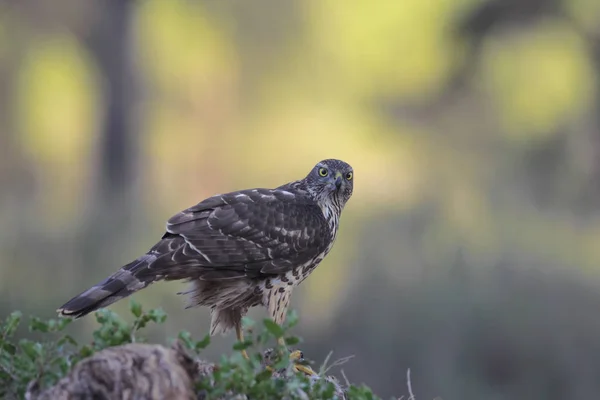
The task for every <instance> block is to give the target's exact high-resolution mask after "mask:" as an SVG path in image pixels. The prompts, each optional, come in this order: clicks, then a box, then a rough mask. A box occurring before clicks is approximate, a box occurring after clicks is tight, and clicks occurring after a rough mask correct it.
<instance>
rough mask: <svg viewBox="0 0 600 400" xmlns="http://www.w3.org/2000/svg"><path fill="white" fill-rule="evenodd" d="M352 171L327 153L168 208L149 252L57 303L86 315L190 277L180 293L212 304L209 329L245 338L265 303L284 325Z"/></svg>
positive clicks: (327, 246)
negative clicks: (303, 167)
mask: <svg viewBox="0 0 600 400" xmlns="http://www.w3.org/2000/svg"><path fill="white" fill-rule="evenodd" d="M353 178H354V172H353V170H352V167H351V166H350V165H348V164H347V163H345V162H343V161H341V160H336V159H327V160H323V161H320V162H319V163H317V164H316V165H315V166H314V168H312V170H311V171H310V173H309V174H308V175H307V176H306V177H305V178H303V179H300V180H296V181H293V182H289V183H286V184H284V185H282V186H279V187H277V188H274V189H265V188H256V189H247V190H240V191H236V192H230V193H225V194H219V195H215V196H212V197H209V198H207V199H205V200H203V201H201V202H200V203H198V204H196V205H195V206H193V207H190V208H188V209H186V210H183V211H181V212H180V213H178V214H176V215H174V216H173V217H171V218H170V219H169V220H168V222H167V227H166V232H165V234H164V235H163V236H162V238H161V239H160V240H159V241H158V243H156V244H155V245H154V246H153V247H152V248H151V249H150V250H149V251H148V252H147V253H146V254H144V255H142V256H141V257H139V258H137V259H136V260H134V261H132V262H130V263H129V264H127V265H125V266H123V267H122V268H121V269H120V270H118V271H117V272H115V273H114V274H113V275H111V276H109V277H108V278H106V279H105V280H103V281H102V282H100V283H98V284H96V285H94V286H93V287H91V288H90V289H88V290H86V291H84V292H83V293H81V294H79V295H77V296H75V297H74V298H72V299H71V300H69V301H68V302H67V303H66V304H64V305H63V306H62V307H60V308H59V309H58V310H57V312H58V313H59V314H60V315H62V316H71V317H74V318H79V317H82V316H84V315H86V314H88V313H90V312H92V311H95V310H97V309H99V308H101V307H106V306H108V305H109V304H112V303H114V302H116V301H118V300H121V299H123V298H125V297H127V296H129V295H131V294H132V293H134V292H136V291H138V290H140V289H143V288H145V287H147V286H148V285H150V284H152V283H154V282H156V281H160V280H167V281H170V280H187V281H190V282H191V287H190V289H189V290H187V291H186V292H182V293H180V294H187V295H189V303H188V308H189V307H194V306H207V307H209V308H210V312H211V326H210V334H211V335H215V334H216V333H222V334H224V333H226V332H227V331H229V330H230V329H233V328H235V329H236V334H237V338H238V340H240V341H243V333H242V329H241V319H242V317H243V316H244V315H245V314H246V313H247V311H248V309H249V308H250V307H254V306H259V305H262V306H264V307H266V308H267V309H268V314H269V316H270V317H271V318H272V319H273V321H274V322H275V323H277V324H281V323H283V322H284V320H285V316H286V313H287V309H288V306H289V303H290V296H291V293H292V290H293V289H294V287H295V286H297V285H299V284H300V283H301V282H302V281H303V280H304V279H306V278H307V277H308V275H309V274H310V273H311V272H312V271H313V270H314V269H315V268H316V267H317V266H318V265H319V263H320V262H321V261H322V260H323V258H324V257H325V256H326V255H327V254H328V253H329V251H330V250H331V248H332V246H333V243H334V241H335V238H336V235H337V232H338V226H339V221H340V215H341V213H342V210H343V209H344V206H345V205H346V202H347V201H348V200H349V199H350V197H351V196H352V191H353V186H354V179H353ZM280 343H281V341H280ZM243 355H244V357H248V356H247V354H246V353H245V352H244V353H243ZM299 369H300V370H302V369H301V368H299ZM303 371H304V370H303ZM304 372H306V373H310V372H308V371H304Z"/></svg>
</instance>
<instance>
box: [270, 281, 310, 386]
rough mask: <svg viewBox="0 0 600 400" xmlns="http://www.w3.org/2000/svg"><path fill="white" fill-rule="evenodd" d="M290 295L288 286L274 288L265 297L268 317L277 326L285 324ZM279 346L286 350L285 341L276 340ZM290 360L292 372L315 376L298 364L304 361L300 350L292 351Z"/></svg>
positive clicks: (281, 339)
mask: <svg viewBox="0 0 600 400" xmlns="http://www.w3.org/2000/svg"><path fill="white" fill-rule="evenodd" d="M291 295H292V289H291V287H290V286H288V285H285V286H280V287H274V288H273V289H271V290H270V291H269V292H267V295H266V303H267V309H268V310H269V316H270V317H271V318H272V319H273V322H275V323H276V324H277V325H283V323H284V322H285V316H286V314H287V310H288V307H289V305H290V297H291ZM277 342H278V343H279V345H280V346H282V347H283V348H285V349H287V345H286V344H285V339H284V338H282V337H280V338H278V339H277ZM289 357H290V360H291V361H292V362H294V371H296V372H298V371H300V372H303V373H305V374H306V375H317V373H316V372H315V371H313V369H312V368H311V367H309V366H308V365H302V364H300V361H302V360H303V359H304V354H303V353H302V351H300V350H295V351H292V352H291V353H290V355H289Z"/></svg>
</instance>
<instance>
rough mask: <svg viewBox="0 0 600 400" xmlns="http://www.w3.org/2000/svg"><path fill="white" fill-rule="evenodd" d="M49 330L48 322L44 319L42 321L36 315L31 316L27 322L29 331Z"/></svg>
mask: <svg viewBox="0 0 600 400" xmlns="http://www.w3.org/2000/svg"><path fill="white" fill-rule="evenodd" d="M48 330H49V326H48V323H47V322H45V321H42V320H41V319H39V318H37V317H33V318H31V321H30V322H29V331H31V332H35V331H38V332H48Z"/></svg>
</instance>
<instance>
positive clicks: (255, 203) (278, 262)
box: [148, 189, 330, 280]
mask: <svg viewBox="0 0 600 400" xmlns="http://www.w3.org/2000/svg"><path fill="white" fill-rule="evenodd" d="M174 239H177V240H174ZM166 240H168V241H169V244H168V246H165V245H163V244H161V242H162V241H166ZM329 240H330V236H329V229H328V226H327V223H326V221H325V218H324V217H323V214H322V212H321V210H320V208H319V207H318V206H317V205H316V204H314V203H312V202H311V201H309V200H308V199H306V198H305V197H303V196H300V195H295V196H292V195H290V193H289V192H287V191H286V192H285V193H283V194H281V193H278V191H277V190H269V189H254V190H246V191H241V192H234V193H230V194H225V195H219V196H213V197H211V198H208V199H206V200H204V201H202V202H200V203H198V204H197V205H195V206H193V207H190V208H188V209H186V210H184V211H182V212H180V213H178V214H176V215H174V216H173V217H171V218H170V219H169V221H168V222H167V233H165V235H164V236H163V240H162V241H161V242H159V243H157V245H156V246H155V247H154V248H155V249H156V250H157V251H159V252H161V253H163V256H161V257H158V258H157V259H156V261H154V262H153V263H152V264H151V265H150V268H149V271H148V273H150V271H151V270H152V271H154V272H155V273H156V270H161V274H163V275H165V277H166V279H181V276H182V275H187V277H195V278H200V279H206V280H219V279H232V278H238V277H242V276H247V277H261V276H263V275H272V274H281V273H284V272H286V271H289V270H291V269H292V268H293V267H294V266H297V265H301V264H303V263H305V262H307V261H309V260H310V259H312V258H314V257H316V256H317V255H318V254H320V253H322V252H323V251H324V250H325V248H326V247H327V244H328V241H329ZM173 243H177V246H175V248H173ZM161 250H162V251H161ZM165 250H166V251H165ZM165 253H167V254H165Z"/></svg>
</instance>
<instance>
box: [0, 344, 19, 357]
mask: <svg viewBox="0 0 600 400" xmlns="http://www.w3.org/2000/svg"><path fill="white" fill-rule="evenodd" d="M2 349H3V350H4V351H6V352H7V353H8V354H10V355H11V356H12V355H14V354H15V353H16V352H17V348H16V347H15V345H14V344H12V343H8V342H6V343H2Z"/></svg>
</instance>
